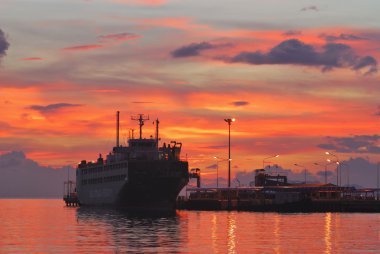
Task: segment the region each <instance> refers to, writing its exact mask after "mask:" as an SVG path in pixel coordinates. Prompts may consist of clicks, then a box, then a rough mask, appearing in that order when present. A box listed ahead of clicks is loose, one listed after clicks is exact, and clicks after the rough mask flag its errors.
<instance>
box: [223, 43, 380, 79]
mask: <svg viewBox="0 0 380 254" xmlns="http://www.w3.org/2000/svg"><path fill="white" fill-rule="evenodd" d="M228 61H229V62H232V63H238V62H240V63H248V64H253V65H261V64H295V65H306V66H316V67H321V68H322V70H323V71H328V70H332V69H334V68H351V69H352V70H355V71H361V70H364V72H365V74H373V73H375V72H377V61H376V59H375V58H373V57H372V56H363V57H362V56H358V55H356V54H355V52H354V50H353V49H352V48H351V47H350V46H348V45H345V44H341V43H328V44H326V45H324V46H323V48H322V51H321V52H319V51H317V50H316V49H315V48H314V47H313V46H312V45H309V44H306V43H304V42H302V41H300V40H297V39H290V40H286V41H283V42H281V43H280V44H278V45H277V46H275V47H273V48H272V49H271V50H270V51H269V52H267V53H264V52H261V51H254V52H241V53H239V54H237V55H236V56H234V57H232V58H230V59H228Z"/></svg>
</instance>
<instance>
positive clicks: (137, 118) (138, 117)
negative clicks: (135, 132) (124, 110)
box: [131, 114, 149, 139]
mask: <svg viewBox="0 0 380 254" xmlns="http://www.w3.org/2000/svg"><path fill="white" fill-rule="evenodd" d="M131 120H135V121H139V126H140V139H142V127H143V125H144V121H145V120H149V116H144V114H138V115H137V116H132V117H131Z"/></svg>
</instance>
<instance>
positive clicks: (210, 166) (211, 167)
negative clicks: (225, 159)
mask: <svg viewBox="0 0 380 254" xmlns="http://www.w3.org/2000/svg"><path fill="white" fill-rule="evenodd" d="M217 167H218V165H217V164H211V165H209V166H207V167H206V168H208V169H216V168H217Z"/></svg>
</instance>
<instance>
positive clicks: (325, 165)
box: [314, 160, 334, 184]
mask: <svg viewBox="0 0 380 254" xmlns="http://www.w3.org/2000/svg"><path fill="white" fill-rule="evenodd" d="M327 161H328V162H329V163H326V164H324V165H321V164H319V163H316V162H315V163H314V165H319V166H324V167H325V184H327V166H328V165H330V164H332V163H334V162H331V161H329V160H327Z"/></svg>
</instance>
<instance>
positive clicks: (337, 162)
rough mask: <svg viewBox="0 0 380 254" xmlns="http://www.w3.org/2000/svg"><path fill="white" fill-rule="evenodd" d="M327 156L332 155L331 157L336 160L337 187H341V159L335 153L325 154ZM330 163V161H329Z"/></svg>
mask: <svg viewBox="0 0 380 254" xmlns="http://www.w3.org/2000/svg"><path fill="white" fill-rule="evenodd" d="M325 154H326V155H331V156H334V157H335V159H336V164H337V165H336V185H337V186H339V185H340V184H339V179H341V177H340V175H341V172H340V170H339V165H340V161H339V158H338V156H336V155H335V154H333V153H330V152H325ZM327 161H329V162H330V160H327Z"/></svg>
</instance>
